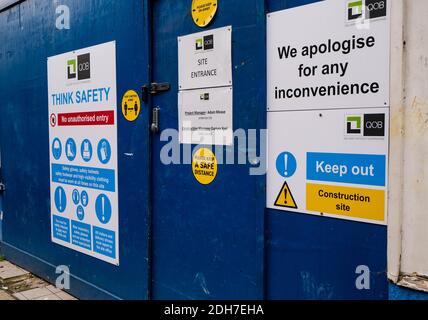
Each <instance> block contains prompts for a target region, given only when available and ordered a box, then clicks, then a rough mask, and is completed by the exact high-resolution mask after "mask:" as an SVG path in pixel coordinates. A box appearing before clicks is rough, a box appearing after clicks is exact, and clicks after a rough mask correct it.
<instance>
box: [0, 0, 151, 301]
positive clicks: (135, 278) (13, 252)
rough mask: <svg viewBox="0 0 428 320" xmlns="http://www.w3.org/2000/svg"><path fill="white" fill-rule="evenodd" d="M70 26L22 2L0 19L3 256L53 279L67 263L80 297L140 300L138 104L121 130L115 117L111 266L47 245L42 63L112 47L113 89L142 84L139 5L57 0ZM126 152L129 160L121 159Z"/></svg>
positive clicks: (144, 268) (142, 173)
mask: <svg viewBox="0 0 428 320" xmlns="http://www.w3.org/2000/svg"><path fill="white" fill-rule="evenodd" d="M61 4H64V5H67V6H68V7H69V8H70V12H71V21H70V23H71V28H70V30H58V29H56V28H55V19H56V17H57V14H56V12H55V10H56V4H55V3H53V2H51V1H36V0H28V1H24V2H22V3H20V4H18V5H16V6H14V7H12V8H11V9H9V10H7V11H4V12H2V13H0V38H1V40H0V42H1V47H0V100H1V101H2V102H1V103H0V115H1V116H0V145H1V149H2V166H3V182H4V183H5V185H6V192H5V193H4V198H3V200H4V202H3V204H4V208H3V209H4V213H5V214H4V223H3V227H4V228H3V236H4V237H3V241H4V243H3V249H4V252H5V254H6V256H7V257H8V258H9V259H10V260H12V261H14V262H16V263H18V264H19V265H22V266H24V267H27V268H28V269H29V270H31V271H33V272H35V273H36V274H38V275H41V276H43V277H44V278H46V279H48V280H50V281H52V282H55V279H56V277H57V275H56V274H55V268H56V266H59V265H65V266H68V267H69V269H70V273H71V275H72V277H71V292H72V293H73V294H75V295H77V296H78V297H81V298H108V299H115V298H125V299H146V298H148V295H149V291H148V290H149V285H148V284H149V281H148V276H149V263H148V260H149V259H148V257H149V246H148V243H149V241H148V239H149V237H148V234H149V200H148V199H149V190H150V188H149V177H148V175H147V172H148V171H149V157H148V154H149V153H150V150H149V143H148V118H149V111H148V109H147V108H145V109H143V110H142V115H141V117H140V118H139V120H138V121H136V122H135V123H133V124H132V125H129V124H128V123H127V122H126V121H125V120H124V119H123V117H118V119H119V120H118V121H119V122H118V145H119V157H118V162H119V190H121V192H120V198H119V211H120V212H121V214H120V217H119V219H120V220H119V225H120V228H119V232H120V234H119V238H120V243H121V248H120V252H121V260H120V266H119V267H116V266H113V265H109V264H107V263H104V262H102V261H99V260H96V259H94V258H92V257H89V256H86V255H83V254H80V253H78V252H75V251H72V250H69V249H67V248H64V247H61V246H58V245H56V244H53V243H52V242H51V237H50V233H51V232H50V192H49V143H48V141H49V140H48V139H49V138H48V128H49V122H48V121H49V116H48V100H47V99H48V95H47V92H48V91H47V90H48V88H47V58H48V57H50V56H54V55H57V54H60V53H64V52H68V51H72V50H76V49H80V48H84V47H88V46H92V45H96V44H100V43H105V42H109V41H112V40H116V41H117V42H116V43H117V91H118V96H122V95H123V94H124V93H125V92H126V90H128V89H134V90H137V91H139V88H140V87H141V85H142V84H144V83H147V82H148V69H149V68H148V65H149V63H148V56H149V55H148V45H147V44H148V24H147V22H148V8H147V2H146V1H98V0H90V1H75V0H65V1H62V2H61ZM131 154H132V156H129V155H131Z"/></svg>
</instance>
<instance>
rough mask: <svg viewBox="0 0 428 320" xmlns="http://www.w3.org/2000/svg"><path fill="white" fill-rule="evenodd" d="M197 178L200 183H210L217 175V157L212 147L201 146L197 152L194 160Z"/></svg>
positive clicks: (194, 170) (194, 171)
mask: <svg viewBox="0 0 428 320" xmlns="http://www.w3.org/2000/svg"><path fill="white" fill-rule="evenodd" d="M192 170H193V175H194V176H195V179H196V180H198V182H199V183H200V184H203V185H208V184H210V183H211V182H213V181H214V179H215V177H216V176H217V158H216V156H215V155H214V153H212V151H211V150H210V149H207V148H201V149H199V150H198V151H196V152H195V154H194V155H193V161H192Z"/></svg>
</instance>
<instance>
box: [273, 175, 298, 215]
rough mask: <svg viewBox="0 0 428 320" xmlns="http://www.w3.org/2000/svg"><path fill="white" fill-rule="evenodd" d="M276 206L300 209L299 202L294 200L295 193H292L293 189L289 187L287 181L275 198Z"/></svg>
mask: <svg viewBox="0 0 428 320" xmlns="http://www.w3.org/2000/svg"><path fill="white" fill-rule="evenodd" d="M275 206H277V207H282V208H289V209H298V208H297V203H296V201H295V200H294V197H293V194H292V193H291V190H290V188H289V187H288V184H287V182H286V181H285V182H284V185H283V186H282V188H281V191H280V192H279V194H278V197H277V198H276V200H275Z"/></svg>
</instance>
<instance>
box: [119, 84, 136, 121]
mask: <svg viewBox="0 0 428 320" xmlns="http://www.w3.org/2000/svg"><path fill="white" fill-rule="evenodd" d="M140 111H141V102H140V97H139V96H138V93H136V92H135V91H134V90H128V91H127V92H126V93H125V94H124V95H123V98H122V114H123V116H124V117H125V119H126V120H128V121H135V120H137V118H138V116H139V115H140Z"/></svg>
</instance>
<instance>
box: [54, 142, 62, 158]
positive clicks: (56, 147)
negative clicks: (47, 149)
mask: <svg viewBox="0 0 428 320" xmlns="http://www.w3.org/2000/svg"><path fill="white" fill-rule="evenodd" d="M52 155H53V157H54V159H55V160H59V159H60V158H61V155H62V144H61V141H60V140H59V139H58V138H55V139H54V141H53V142H52Z"/></svg>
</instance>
